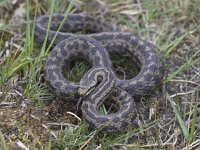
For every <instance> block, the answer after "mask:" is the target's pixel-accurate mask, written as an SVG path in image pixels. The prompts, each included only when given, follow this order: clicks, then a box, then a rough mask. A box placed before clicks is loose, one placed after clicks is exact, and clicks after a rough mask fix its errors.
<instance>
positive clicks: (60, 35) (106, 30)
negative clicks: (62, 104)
mask: <svg viewBox="0 0 200 150" xmlns="http://www.w3.org/2000/svg"><path fill="white" fill-rule="evenodd" d="M49 20H50V26H48V23H49ZM63 20H64V21H63ZM60 26H61V27H60ZM48 28H49V29H48ZM81 31H83V32H85V33H81ZM34 39H35V41H36V42H37V43H41V44H42V43H43V42H44V41H45V40H47V43H48V44H50V43H52V45H53V49H52V51H50V52H49V54H48V57H47V59H46V62H45V66H44V72H45V79H46V82H47V84H48V86H49V88H50V89H51V90H52V91H53V92H54V93H55V94H56V95H57V96H59V97H61V98H63V99H65V100H72V101H77V100H78V99H79V98H80V97H81V96H83V97H84V100H83V104H82V107H81V109H82V114H83V116H84V118H85V119H86V121H87V123H88V124H89V126H90V127H92V128H96V129H101V130H103V131H105V132H107V133H112V132H118V131H121V130H125V129H127V128H128V127H129V126H132V124H133V122H134V119H135V118H136V113H137V109H136V104H135V98H134V97H138V96H147V95H150V93H152V92H153V91H154V90H155V88H156V87H157V86H158V85H159V84H160V83H161V81H162V78H163V66H162V61H161V59H160V57H159V56H158V55H157V53H156V51H157V47H156V46H155V45H153V44H151V43H149V42H147V41H144V40H142V39H141V38H139V37H138V36H137V35H134V34H132V33H128V32H121V31H116V30H115V28H114V27H113V26H112V25H110V24H108V23H105V22H103V21H101V20H100V19H96V18H95V17H93V16H89V15H85V14H70V15H68V16H67V17H66V19H65V15H64V14H53V15H51V16H50V15H42V16H39V17H38V18H37V20H36V24H35V32H34ZM52 41H53V42H52ZM113 52H121V53H124V54H127V55H129V56H130V57H131V58H132V60H133V61H134V62H135V63H136V65H137V66H138V67H139V68H140V71H139V73H138V74H137V75H136V76H134V77H132V78H131V79H127V80H126V79H120V78H118V76H117V75H116V73H115V72H113V69H112V62H111V60H110V55H111V54H112V53H113ZM80 57H81V58H84V59H85V60H87V61H88V62H89V63H90V64H91V69H89V70H88V71H87V72H86V73H85V75H84V76H83V77H82V79H81V80H80V82H73V81H69V80H67V79H66V78H65V77H64V75H63V70H64V67H65V64H68V63H70V62H71V61H72V60H73V59H77V58H80ZM99 82H100V83H99ZM109 95H112V97H114V99H116V100H117V101H118V102H119V103H120V108H119V110H118V111H117V112H115V113H111V114H102V113H100V112H99V107H100V105H101V104H102V103H103V102H104V101H106V99H107V98H108V97H109Z"/></svg>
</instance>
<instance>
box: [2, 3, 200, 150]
mask: <svg viewBox="0 0 200 150" xmlns="http://www.w3.org/2000/svg"><path fill="white" fill-rule="evenodd" d="M82 3H84V4H85V5H88V7H89V6H90V5H89V2H88V3H85V1H83V2H82ZM102 3H105V4H106V5H105V7H107V8H108V10H109V13H111V15H109V14H108V15H106V16H105V18H106V17H107V19H110V18H111V17H114V18H115V20H114V21H113V20H112V19H111V20H112V21H113V24H117V25H119V26H120V27H121V28H122V30H123V29H124V30H126V31H127V30H128V31H129V32H133V33H136V34H138V35H140V36H141V37H142V38H144V39H146V40H148V41H151V42H152V43H154V44H155V45H156V46H157V47H158V48H159V51H158V53H159V55H160V56H161V57H162V60H163V61H164V62H166V63H165V70H167V76H166V79H165V81H164V85H166V87H167V88H163V91H164V95H166V98H161V99H159V98H157V100H155V99H151V98H148V100H147V101H145V100H144V101H141V102H138V109H139V110H138V113H139V114H138V116H139V118H138V120H137V123H138V124H139V126H138V127H137V128H133V129H129V130H128V131H127V132H123V133H121V134H117V135H115V134H114V135H107V134H104V133H100V132H99V131H97V130H94V131H91V130H88V127H87V125H86V124H85V123H83V122H84V121H83V120H81V121H80V120H79V118H78V117H77V116H76V115H75V111H73V109H72V108H73V107H74V106H73V105H72V104H68V103H67V104H65V103H64V104H63V102H57V101H56V104H55V106H54V105H50V106H49V105H48V103H50V101H52V100H53V99H55V96H54V95H53V94H52V93H51V92H50V91H49V89H48V87H47V85H46V84H45V82H44V74H43V64H44V61H45V59H46V57H47V55H48V53H49V51H50V49H51V46H52V44H53V40H55V38H56V36H55V38H54V39H53V40H52V43H51V44H50V45H47V36H46V39H45V42H44V43H43V45H42V46H36V45H35V43H34V34H32V33H34V26H33V28H31V27H30V26H31V24H30V20H33V25H34V23H35V18H36V16H38V15H40V13H42V12H43V13H44V12H45V13H48V14H49V15H50V16H51V15H52V14H53V13H58V12H60V8H61V6H62V5H63V4H64V2H63V1H61V0H60V1H55V0H45V1H43V2H40V1H26V5H25V6H26V10H32V11H31V12H29V11H26V22H27V24H26V30H25V41H26V42H25V43H24V42H23V37H21V36H20V37H18V38H19V39H20V42H19V43H16V44H19V45H20V46H21V47H22V49H23V50H22V51H21V50H20V49H18V48H15V47H12V46H11V47H9V50H10V51H11V52H12V53H11V54H10V56H7V57H5V58H1V50H0V112H1V113H0V128H1V132H0V149H3V150H6V149H11V148H13V149H14V148H16V147H18V148H19V147H21V148H22V147H23V146H26V147H29V148H30V149H34V148H36V149H49V150H50V149H97V148H103V149H192V148H197V149H198V148H199V147H200V144H199V139H200V138H199V137H200V129H199V123H200V122H199V114H200V108H199V103H200V98H199V90H200V88H199V86H200V82H199V81H200V74H199V72H198V70H199V64H200V49H199V45H198V44H199V43H198V39H199V38H200V36H199V31H200V26H199V22H198V20H199V19H200V16H199V15H198V14H199V12H200V7H199V3H198V0H193V1H190V0H185V1H184V2H182V1H181V0H172V1H169V2H165V1H162V0H153V1H148V0H143V1H140V0H138V1H137V3H133V2H130V1H129V0H126V1H124V2H120V1H119V0H113V1H109V2H107V1H104V0H102ZM76 4H78V0H77V3H76ZM80 4H81V3H80ZM74 5H75V1H71V2H68V3H67V6H68V7H67V8H63V7H62V8H63V9H62V10H63V12H65V14H66V16H67V15H68V14H69V13H70V12H71V11H73V10H74V7H75V6H74ZM98 5H100V4H98ZM120 6H121V7H120ZM122 6H123V7H122ZM88 7H81V8H82V9H83V10H82V11H84V12H87V11H88V10H91V9H89V8H88ZM86 8H87V9H88V10H87V9H86ZM124 8H127V10H130V14H126V15H124V14H122V13H123V11H124ZM131 10H132V11H134V12H131ZM88 13H90V12H88ZM133 13H134V14H135V15H132V14H133ZM109 17H110V18H109ZM65 19H66V18H65ZM65 19H64V20H65ZM63 22H64V21H63ZM63 22H62V23H63ZM50 23H51V19H50V20H49V24H48V29H49V28H50ZM62 23H61V25H62ZM11 29H12V28H10V25H4V26H1V27H0V33H1V38H0V45H1V47H2V52H3V50H4V49H3V48H6V42H7V41H9V40H10V39H11V37H12V36H13V34H12V33H17V35H18V34H19V33H18V31H16V30H14V31H12V30H11ZM47 34H48V33H47ZM21 43H22V44H21ZM119 60H120V61H119ZM112 61H113V62H114V65H115V66H116V67H115V69H116V70H118V69H119V70H118V71H119V76H120V77H121V78H129V76H134V75H135V74H136V73H137V72H138V70H137V68H135V66H134V64H133V63H132V62H131V60H130V58H129V57H127V56H121V54H115V55H114V54H113V55H112ZM119 66H120V67H119ZM88 69H89V65H88V63H87V62H86V61H84V60H83V61H82V60H81V61H76V62H75V63H74V64H73V67H71V66H69V67H68V68H67V69H66V78H68V79H70V80H72V81H79V80H80V78H81V77H82V75H83V74H84V73H85V71H86V70H88ZM120 73H121V74H120ZM161 100H162V101H161ZM13 102H14V103H16V104H17V105H16V106H14V107H13V106H11V103H13ZM29 102H31V105H30V104H29ZM32 102H33V103H34V105H32ZM59 103H61V104H59ZM154 103H158V106H155V105H154ZM59 105H61V106H59ZM65 105H67V106H65ZM163 107H164V108H163ZM7 108H9V109H7ZM66 110H67V112H66ZM71 110H72V111H71ZM59 111H61V112H62V111H63V112H62V113H60V112H59ZM102 111H103V112H104V113H107V112H108V111H109V110H107V109H106V108H105V107H102ZM163 111H164V112H163ZM69 112H70V113H69ZM167 119H168V120H167ZM18 120H19V121H18ZM52 122H53V124H54V125H49V123H52ZM74 124H76V125H74ZM27 125H28V126H27ZM13 128H15V130H14V129H13ZM8 131H9V132H8ZM19 143H20V144H19ZM22 145H23V146H22ZM198 146H199V147H198Z"/></svg>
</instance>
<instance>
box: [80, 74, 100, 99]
mask: <svg viewBox="0 0 200 150" xmlns="http://www.w3.org/2000/svg"><path fill="white" fill-rule="evenodd" d="M96 86H97V81H95V80H90V79H85V78H83V79H81V81H80V86H79V89H78V93H79V95H81V96H87V95H89V94H90V93H91V92H92V91H93V89H94V88H95V87H96Z"/></svg>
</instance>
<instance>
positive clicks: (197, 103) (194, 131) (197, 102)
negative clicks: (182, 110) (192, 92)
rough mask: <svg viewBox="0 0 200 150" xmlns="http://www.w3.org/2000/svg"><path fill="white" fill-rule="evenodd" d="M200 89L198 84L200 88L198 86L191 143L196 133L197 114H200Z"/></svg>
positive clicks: (199, 85)
mask: <svg viewBox="0 0 200 150" xmlns="http://www.w3.org/2000/svg"><path fill="white" fill-rule="evenodd" d="M199 90H200V84H198V88H197V94H196V95H197V96H196V102H195V106H194V111H193V119H192V125H191V130H190V139H189V144H191V143H192V141H193V139H194V137H195V135H196V126H197V114H198V105H199Z"/></svg>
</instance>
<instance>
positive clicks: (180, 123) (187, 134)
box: [167, 95, 190, 140]
mask: <svg viewBox="0 0 200 150" xmlns="http://www.w3.org/2000/svg"><path fill="white" fill-rule="evenodd" d="M167 98H168V100H169V102H170V104H171V106H172V108H173V110H174V113H175V115H176V118H177V120H178V123H179V125H180V127H181V130H182V132H183V135H184V137H185V138H186V139H187V140H188V139H189V137H190V134H189V130H188V128H187V127H186V125H185V123H184V121H183V119H182V118H181V115H180V112H179V111H178V109H177V108H176V106H175V103H174V101H172V100H171V98H170V97H169V95H167Z"/></svg>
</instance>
